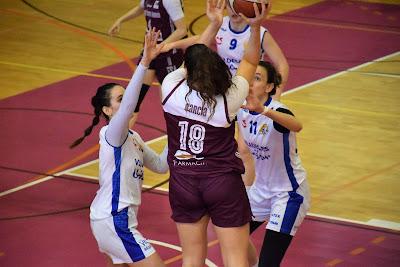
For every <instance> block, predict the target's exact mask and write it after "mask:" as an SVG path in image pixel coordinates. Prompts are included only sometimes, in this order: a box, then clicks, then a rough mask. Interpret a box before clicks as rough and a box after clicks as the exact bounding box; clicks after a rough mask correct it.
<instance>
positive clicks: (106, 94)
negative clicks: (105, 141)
mask: <svg viewBox="0 0 400 267" xmlns="http://www.w3.org/2000/svg"><path fill="white" fill-rule="evenodd" d="M117 85H119V84H117V83H106V84H104V85H102V86H100V87H99V88H97V92H96V95H95V96H93V97H92V101H91V103H92V106H93V107H94V118H93V120H92V124H91V125H90V126H89V127H87V128H86V129H85V131H84V134H83V136H82V137H80V138H78V139H76V140H75V141H74V142H73V143H72V144H71V145H70V146H69V148H74V147H76V146H77V145H79V144H80V143H82V141H83V139H85V138H86V136H88V135H90V134H91V133H92V130H93V128H94V127H95V126H96V125H97V124H99V122H100V115H103V116H104V118H105V119H106V120H107V121H109V120H110V118H109V117H108V116H107V114H105V113H104V112H103V107H104V106H105V107H109V106H110V105H111V99H110V98H111V97H110V90H111V89H112V88H114V86H117Z"/></svg>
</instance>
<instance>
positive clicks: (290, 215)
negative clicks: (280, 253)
mask: <svg viewBox="0 0 400 267" xmlns="http://www.w3.org/2000/svg"><path fill="white" fill-rule="evenodd" d="M248 196H249V201H250V206H251V211H252V213H253V220H254V221H260V222H263V221H268V224H267V226H266V228H267V229H270V230H272V231H276V232H280V233H285V234H290V235H292V236H294V235H295V234H296V231H297V229H298V228H299V226H300V224H301V223H302V222H303V220H304V218H305V217H306V214H307V211H308V210H309V209H310V193H309V187H308V183H307V180H304V181H303V182H302V183H301V184H300V186H299V188H297V190H296V191H290V192H278V193H271V197H270V198H262V197H261V196H260V194H258V192H257V190H255V188H249V190H248Z"/></svg>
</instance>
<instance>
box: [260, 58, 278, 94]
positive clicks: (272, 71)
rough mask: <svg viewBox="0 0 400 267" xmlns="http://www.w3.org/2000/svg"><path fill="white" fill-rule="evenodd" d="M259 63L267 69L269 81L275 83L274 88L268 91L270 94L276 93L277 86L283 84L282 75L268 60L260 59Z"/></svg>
mask: <svg viewBox="0 0 400 267" xmlns="http://www.w3.org/2000/svg"><path fill="white" fill-rule="evenodd" d="M258 65H259V66H261V67H263V68H264V69H265V70H266V71H267V76H268V80H267V83H272V84H273V85H274V88H272V90H271V92H269V93H268V96H272V95H274V94H275V93H276V88H277V87H279V85H281V83H282V76H281V74H280V73H279V72H278V71H277V70H276V68H275V67H274V65H272V64H271V63H270V62H268V61H260V62H258Z"/></svg>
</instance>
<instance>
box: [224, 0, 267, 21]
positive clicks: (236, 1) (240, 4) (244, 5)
mask: <svg viewBox="0 0 400 267" xmlns="http://www.w3.org/2000/svg"><path fill="white" fill-rule="evenodd" d="M263 1H264V3H265V4H266V5H267V4H268V0H229V4H230V6H231V8H232V10H233V11H235V13H236V14H239V13H242V14H243V15H245V16H246V17H248V18H254V17H255V16H256V14H255V13H254V7H253V3H257V6H258V10H259V11H260V13H261V4H260V3H262V2H263Z"/></svg>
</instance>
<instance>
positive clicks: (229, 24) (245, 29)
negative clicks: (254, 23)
mask: <svg viewBox="0 0 400 267" xmlns="http://www.w3.org/2000/svg"><path fill="white" fill-rule="evenodd" d="M228 26H229V30H231V32H233V33H235V34H241V33H244V32H245V31H247V29H248V28H249V27H250V25H247V26H246V27H245V28H244V29H243V31H241V32H237V31H235V30H234V29H232V27H231V21H229V23H228Z"/></svg>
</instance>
